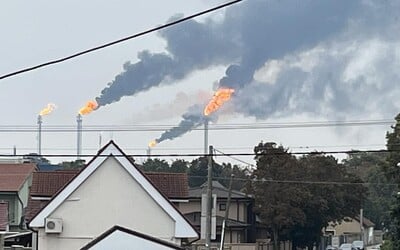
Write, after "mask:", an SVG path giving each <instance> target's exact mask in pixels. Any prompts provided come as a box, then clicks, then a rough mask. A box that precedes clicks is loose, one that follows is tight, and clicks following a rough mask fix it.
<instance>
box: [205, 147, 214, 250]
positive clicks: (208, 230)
mask: <svg viewBox="0 0 400 250" xmlns="http://www.w3.org/2000/svg"><path fill="white" fill-rule="evenodd" d="M212 153H213V146H211V145H210V146H209V154H208V174H207V199H206V200H207V203H206V204H207V213H206V250H210V249H211V210H212V165H213V164H212V163H213V162H212V161H213V158H212Z"/></svg>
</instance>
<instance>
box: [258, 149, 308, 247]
mask: <svg viewBox="0 0 400 250" xmlns="http://www.w3.org/2000/svg"><path fill="white" fill-rule="evenodd" d="M254 153H255V155H256V156H255V160H256V162H257V168H256V169H255V170H254V171H253V173H252V180H253V183H252V187H251V188H252V193H253V194H254V196H255V209H256V212H257V213H258V214H259V216H260V218H261V220H262V222H263V223H264V224H265V225H266V226H267V228H268V230H269V232H270V234H271V235H272V240H273V242H274V249H278V242H279V241H280V240H284V239H287V238H288V237H289V232H290V230H291V229H292V228H293V226H295V225H303V224H304V223H305V220H306V216H305V213H304V211H303V209H302V208H303V207H304V203H305V202H306V201H307V199H308V198H310V194H309V193H308V192H306V191H305V190H304V189H303V188H302V186H301V185H300V184H298V183H296V181H299V180H300V176H301V172H302V170H301V169H300V167H299V165H298V164H297V160H296V158H295V157H294V156H292V155H291V154H290V153H288V150H287V149H285V148H283V147H282V146H277V145H276V144H275V143H260V144H258V145H257V146H256V147H255V148H254Z"/></svg>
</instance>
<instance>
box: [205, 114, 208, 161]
mask: <svg viewBox="0 0 400 250" xmlns="http://www.w3.org/2000/svg"><path fill="white" fill-rule="evenodd" d="M208 122H209V120H208V118H207V117H205V119H204V155H207V154H208Z"/></svg>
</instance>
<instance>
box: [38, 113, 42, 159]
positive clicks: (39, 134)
mask: <svg viewBox="0 0 400 250" xmlns="http://www.w3.org/2000/svg"><path fill="white" fill-rule="evenodd" d="M42 122H43V120H42V116H41V115H38V118H37V124H38V135H37V142H38V149H37V153H38V155H42Z"/></svg>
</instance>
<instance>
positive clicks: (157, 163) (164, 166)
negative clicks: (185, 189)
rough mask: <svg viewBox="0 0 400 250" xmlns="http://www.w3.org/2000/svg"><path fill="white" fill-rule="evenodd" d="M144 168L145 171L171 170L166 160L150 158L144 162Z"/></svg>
mask: <svg viewBox="0 0 400 250" xmlns="http://www.w3.org/2000/svg"><path fill="white" fill-rule="evenodd" d="M142 170H143V171H145V172H170V167H169V164H168V162H166V161H165V160H160V159H158V158H155V159H151V158H149V159H147V160H146V161H145V162H144V163H143V165H142Z"/></svg>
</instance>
